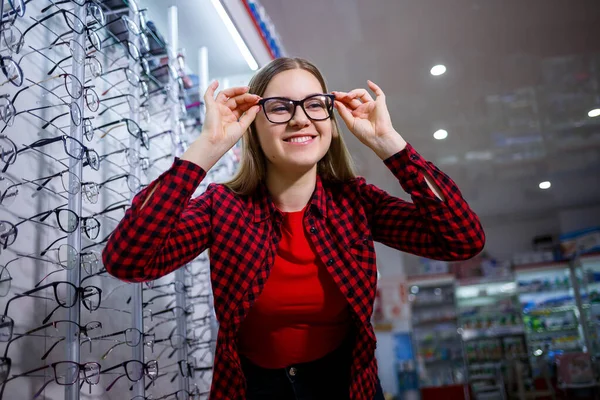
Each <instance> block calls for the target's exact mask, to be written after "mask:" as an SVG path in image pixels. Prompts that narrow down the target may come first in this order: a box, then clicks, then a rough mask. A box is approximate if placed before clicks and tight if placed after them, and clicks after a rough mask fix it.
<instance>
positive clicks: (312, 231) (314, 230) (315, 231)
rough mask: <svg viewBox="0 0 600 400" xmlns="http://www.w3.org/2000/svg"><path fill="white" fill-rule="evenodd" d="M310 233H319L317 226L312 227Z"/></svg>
mask: <svg viewBox="0 0 600 400" xmlns="http://www.w3.org/2000/svg"><path fill="white" fill-rule="evenodd" d="M310 233H312V234H315V233H317V228H315V227H314V226H311V227H310Z"/></svg>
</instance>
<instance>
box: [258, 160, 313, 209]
mask: <svg viewBox="0 0 600 400" xmlns="http://www.w3.org/2000/svg"><path fill="white" fill-rule="evenodd" d="M316 184H317V166H316V165H315V166H314V167H313V168H311V169H310V170H308V171H305V172H299V173H294V174H290V173H289V172H284V171H280V170H277V169H275V168H267V179H266V185H267V189H268V190H269V193H270V194H271V196H272V198H273V202H274V203H275V206H276V207H277V208H278V209H279V210H281V211H283V212H294V211H300V210H302V209H303V208H304V207H305V206H306V204H308V201H309V200H310V198H311V196H312V194H313V192H314V191H315V186H316Z"/></svg>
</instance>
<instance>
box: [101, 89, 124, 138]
mask: <svg viewBox="0 0 600 400" xmlns="http://www.w3.org/2000/svg"><path fill="white" fill-rule="evenodd" d="M121 96H125V95H121ZM127 96H130V95H127ZM105 100H107V99H105ZM123 121H125V118H122V119H120V120H118V121H112V122H108V123H106V124H104V125H100V126H97V127H95V128H94V130H95V131H96V130H99V129H102V128H106V127H107V126H111V125H116V124H120V123H121V122H123Z"/></svg>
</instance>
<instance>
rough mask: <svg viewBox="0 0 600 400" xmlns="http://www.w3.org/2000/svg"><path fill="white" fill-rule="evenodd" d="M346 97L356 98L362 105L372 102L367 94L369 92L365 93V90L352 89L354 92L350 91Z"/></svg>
mask: <svg viewBox="0 0 600 400" xmlns="http://www.w3.org/2000/svg"><path fill="white" fill-rule="evenodd" d="M348 96H350V97H351V98H357V99H359V100H361V101H362V102H363V103H367V102H369V101H373V98H372V97H371V95H370V94H369V92H367V90H366V89H354V90H351V91H350V92H349V93H348Z"/></svg>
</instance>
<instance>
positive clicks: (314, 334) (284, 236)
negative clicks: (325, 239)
mask: <svg viewBox="0 0 600 400" xmlns="http://www.w3.org/2000/svg"><path fill="white" fill-rule="evenodd" d="M304 211H305V210H302V211H297V212H292V213H282V214H283V219H282V225H281V241H280V242H279V248H278V249H277V254H276V255H275V262H274V263H273V267H271V275H270V276H269V280H268V281H267V283H266V284H265V287H264V289H263V291H262V293H261V294H260V296H259V297H258V299H257V300H256V302H255V303H254V305H253V306H252V308H251V309H250V311H249V312H248V316H247V317H246V319H245V320H244V322H243V323H242V325H241V327H240V331H239V344H238V346H239V352H240V353H241V354H243V355H245V356H246V357H248V358H249V359H250V361H252V362H253V363H254V364H256V365H259V366H261V367H263V368H284V367H286V366H288V365H291V364H297V363H302V362H308V361H313V360H316V359H319V358H321V357H323V356H324V355H326V354H327V353H329V352H331V351H333V350H335V349H336V348H337V347H338V346H339V345H341V343H342V341H343V340H344V338H345V336H346V334H347V332H348V329H349V327H350V312H349V309H348V302H347V301H346V299H345V298H344V296H342V293H341V292H340V290H339V289H338V287H337V285H336V284H335V282H334V281H333V279H332V278H331V275H330V274H329V272H327V269H326V267H325V265H324V264H323V263H322V262H320V261H319V259H318V256H317V253H316V252H315V250H314V249H313V248H312V246H311V245H310V242H309V240H308V237H307V236H308V233H307V232H306V231H305V229H304V226H303V223H302V219H303V217H304Z"/></svg>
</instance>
